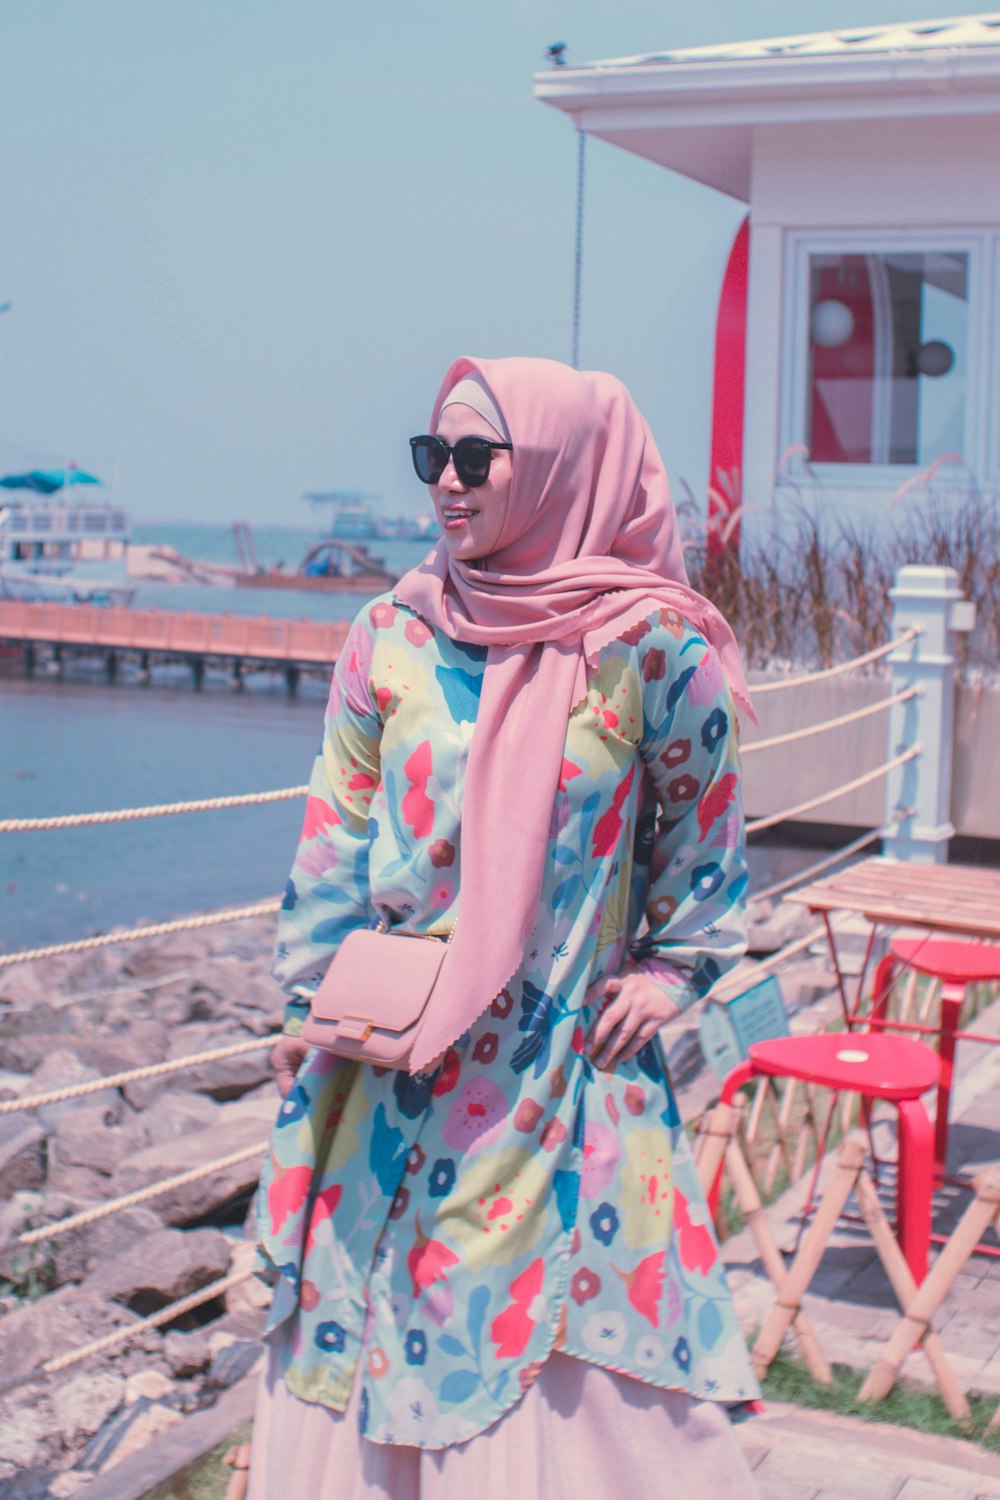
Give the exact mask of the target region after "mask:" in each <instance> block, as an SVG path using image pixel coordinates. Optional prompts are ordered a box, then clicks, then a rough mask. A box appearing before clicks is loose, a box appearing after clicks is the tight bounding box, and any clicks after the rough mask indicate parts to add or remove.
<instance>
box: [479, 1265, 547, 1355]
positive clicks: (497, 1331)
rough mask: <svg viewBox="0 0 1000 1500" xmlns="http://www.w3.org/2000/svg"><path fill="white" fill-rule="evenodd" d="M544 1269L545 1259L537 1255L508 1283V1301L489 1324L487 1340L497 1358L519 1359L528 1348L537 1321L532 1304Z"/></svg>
mask: <svg viewBox="0 0 1000 1500" xmlns="http://www.w3.org/2000/svg"><path fill="white" fill-rule="evenodd" d="M544 1270H545V1262H544V1260H542V1258H541V1257H539V1258H538V1260H534V1261H532V1263H531V1265H530V1266H529V1267H528V1269H527V1270H526V1271H522V1272H521V1274H520V1276H516V1277H515V1278H514V1280H513V1281H512V1282H511V1284H510V1295H511V1298H512V1301H511V1304H510V1306H509V1307H507V1308H505V1309H504V1311H503V1312H502V1313H498V1314H497V1316H496V1317H495V1318H494V1319H493V1322H492V1323H491V1324H490V1339H491V1341H492V1342H493V1343H494V1344H496V1346H497V1351H496V1357H497V1359H518V1358H519V1357H520V1356H521V1355H522V1354H523V1353H524V1351H525V1349H526V1348H527V1347H528V1340H529V1339H530V1338H531V1335H532V1332H533V1331H534V1327H535V1321H536V1320H535V1319H534V1318H533V1317H532V1316H531V1313H532V1304H533V1303H534V1301H535V1298H536V1297H538V1295H539V1293H540V1292H541V1290H542V1277H543V1274H544Z"/></svg>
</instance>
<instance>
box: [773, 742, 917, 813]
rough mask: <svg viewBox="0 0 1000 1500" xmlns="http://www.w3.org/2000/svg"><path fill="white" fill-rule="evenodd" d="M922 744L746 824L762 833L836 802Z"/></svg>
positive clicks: (913, 754) (900, 763)
mask: <svg viewBox="0 0 1000 1500" xmlns="http://www.w3.org/2000/svg"><path fill="white" fill-rule="evenodd" d="M923 748H924V747H923V746H922V745H911V746H910V748H909V750H904V751H903V752H902V754H901V755H894V756H893V758H892V760H887V761H885V763H884V764H883V765H881V766H876V767H875V769H874V770H873V771H866V772H865V774H864V775H863V776H855V777H854V779H853V781H845V782H844V783H843V784H842V785H841V786H836V787H834V788H833V791H831V792H821V793H820V795H819V796H818V797H810V798H809V800H808V801H807V802H799V803H797V804H796V806H795V807H786V808H785V809H784V811H782V812H777V813H769V814H768V815H767V817H766V818H753V819H752V820H751V821H750V822H749V823H748V824H747V826H746V831H747V833H748V834H751V833H760V832H761V831H762V830H763V829H765V828H773V827H774V826H775V824H777V823H784V822H786V821H787V820H788V819H789V818H797V817H799V816H800V814H802V813H807V812H812V810H813V808H816V807H822V806H823V805H824V804H825V803H827V802H835V801H836V799H837V798H838V797H843V796H846V794H847V793H848V792H856V791H857V790H858V788H859V787H863V786H867V785H868V783H869V782H871V781H878V780H879V778H880V777H883V776H888V775H889V773H890V771H895V770H896V769H897V767H899V766H903V765H905V764H906V763H907V761H910V760H913V759H914V758H915V757H916V756H918V755H922V754H923Z"/></svg>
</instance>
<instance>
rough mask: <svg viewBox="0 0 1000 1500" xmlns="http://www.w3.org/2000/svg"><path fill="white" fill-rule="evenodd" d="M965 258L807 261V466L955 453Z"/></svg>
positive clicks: (884, 255) (961, 406) (961, 421)
mask: <svg viewBox="0 0 1000 1500" xmlns="http://www.w3.org/2000/svg"><path fill="white" fill-rule="evenodd" d="M968 307H969V257H968V255H967V254H966V253H965V252H964V251H936V250H925V251H909V250H906V251H903V250H901V251H880V252H877V253H872V254H823V255H817V254H813V255H810V257H809V388H808V393H807V400H806V444H807V446H808V449H809V456H810V458H811V459H812V461H813V462H814V463H828V464H919V465H925V464H928V463H932V462H933V460H934V459H936V458H939V457H941V456H942V455H943V454H945V453H952V454H955V455H957V456H958V457H960V458H963V457H964V456H965V453H964V450H965V386H966V371H967V368H968V340H969V324H968Z"/></svg>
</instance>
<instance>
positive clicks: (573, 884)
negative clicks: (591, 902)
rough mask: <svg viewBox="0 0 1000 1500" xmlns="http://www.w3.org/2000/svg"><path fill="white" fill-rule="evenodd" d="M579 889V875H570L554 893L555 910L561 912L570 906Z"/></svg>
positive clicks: (553, 903)
mask: <svg viewBox="0 0 1000 1500" xmlns="http://www.w3.org/2000/svg"><path fill="white" fill-rule="evenodd" d="M579 889H580V877H579V875H570V876H568V877H567V879H566V880H562V881H560V883H559V884H558V885H557V886H556V888H555V890H554V891H553V892H552V905H553V907H554V908H555V910H556V911H560V910H561V909H562V908H563V907H564V906H569V904H570V902H571V901H572V899H573V897H574V896H575V895H576V893H577V891H578V890H579Z"/></svg>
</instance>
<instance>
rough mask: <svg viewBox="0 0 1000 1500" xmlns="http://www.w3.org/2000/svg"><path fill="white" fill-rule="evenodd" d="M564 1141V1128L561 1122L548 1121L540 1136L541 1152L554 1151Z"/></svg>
mask: <svg viewBox="0 0 1000 1500" xmlns="http://www.w3.org/2000/svg"><path fill="white" fill-rule="evenodd" d="M565 1139H566V1126H565V1125H564V1124H563V1122H562V1120H550V1121H549V1122H548V1124H547V1125H546V1126H545V1127H544V1129H543V1130H542V1134H541V1145H542V1150H543V1151H554V1150H555V1149H556V1147H557V1146H561V1145H562V1143H563V1141H564V1140H565Z"/></svg>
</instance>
